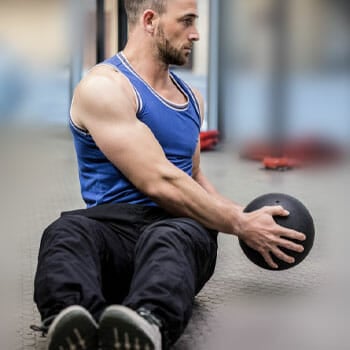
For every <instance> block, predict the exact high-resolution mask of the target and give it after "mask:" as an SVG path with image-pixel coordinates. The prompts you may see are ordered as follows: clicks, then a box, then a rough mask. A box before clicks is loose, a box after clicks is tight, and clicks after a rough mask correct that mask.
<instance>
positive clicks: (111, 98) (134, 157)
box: [71, 66, 303, 266]
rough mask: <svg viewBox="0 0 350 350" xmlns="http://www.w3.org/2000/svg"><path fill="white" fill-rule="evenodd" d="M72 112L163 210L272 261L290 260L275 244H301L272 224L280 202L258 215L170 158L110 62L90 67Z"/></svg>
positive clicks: (293, 234) (298, 235) (279, 212)
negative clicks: (244, 244)
mask: <svg viewBox="0 0 350 350" xmlns="http://www.w3.org/2000/svg"><path fill="white" fill-rule="evenodd" d="M71 115H72V118H73V121H74V122H75V123H77V124H78V126H80V127H83V128H85V129H86V130H88V132H89V133H90V134H91V136H92V137H93V139H94V140H95V142H96V144H97V145H98V147H99V148H100V149H101V151H102V152H103V153H104V154H105V155H106V157H107V158H108V159H109V160H110V161H111V162H112V163H113V164H115V165H116V166H117V167H118V169H120V171H121V172H122V173H123V174H124V176H126V177H127V178H128V179H129V180H130V181H131V182H132V183H133V184H134V185H135V186H136V187H137V188H138V189H139V190H140V191H141V192H143V193H145V194H146V195H147V196H149V197H150V198H151V199H152V200H153V201H155V202H156V203H157V204H159V205H160V206H161V207H163V208H164V209H166V210H167V211H169V212H171V213H173V214H174V215H178V216H186V217H190V218H193V219H194V220H196V221H198V222H200V223H201V224H203V225H204V226H206V227H208V228H211V229H215V230H218V231H220V232H225V233H229V234H237V235H238V236H239V237H241V238H243V239H245V240H246V241H247V243H248V244H249V245H250V246H251V247H252V248H254V249H257V250H258V251H260V252H261V253H262V254H263V256H264V257H265V259H266V260H267V262H268V263H269V264H271V266H273V264H274V263H273V262H272V260H271V257H270V259H269V258H268V257H269V254H270V252H273V253H274V254H275V255H277V256H278V257H279V258H282V260H286V261H290V262H292V260H291V258H288V257H287V256H286V255H285V254H284V253H283V252H282V251H281V250H280V249H279V247H278V246H282V247H286V248H289V249H292V250H296V249H300V248H299V247H301V246H299V245H296V244H295V243H293V242H291V241H287V240H285V239H283V238H281V236H284V237H289V238H295V239H302V238H303V235H302V234H301V233H298V232H296V231H293V230H290V229H286V228H281V227H280V226H278V225H276V223H275V222H274V220H273V219H272V215H286V213H285V211H284V210H283V208H281V207H270V208H269V209H268V210H267V209H266V211H261V212H260V215H256V214H254V213H253V214H251V213H242V211H241V210H240V209H239V208H237V206H235V205H233V204H232V203H231V202H229V201H224V200H222V199H221V198H219V197H217V196H215V195H212V194H210V193H209V192H208V191H207V190H205V189H204V188H203V187H202V186H201V185H200V184H199V183H198V182H196V181H195V180H194V179H193V178H192V177H190V176H188V175H187V174H186V173H185V172H183V171H181V170H180V169H178V168H177V167H176V166H174V165H173V164H172V163H171V162H169V161H168V159H167V158H166V156H165V154H164V152H163V150H162V148H161V146H160V145H159V143H158V141H157V140H156V138H155V137H154V135H153V133H152V132H151V130H150V129H149V128H148V127H147V126H146V125H145V124H144V123H142V122H140V121H139V120H138V119H137V117H136V100H135V93H134V91H133V88H132V87H131V85H130V83H129V81H128V80H127V79H126V78H125V77H124V76H123V75H122V74H120V73H117V72H115V71H114V70H113V69H112V68H111V67H102V66H99V67H96V68H95V69H94V70H92V71H91V72H90V73H89V74H88V75H87V77H86V78H84V79H83V81H82V82H81V83H80V84H79V85H78V87H77V89H76V92H75V95H74V98H73V102H72V109H71ZM258 214H259V213H258ZM254 215H255V216H254ZM253 216H254V217H253ZM252 217H253V219H254V220H252V219H251V218H252Z"/></svg>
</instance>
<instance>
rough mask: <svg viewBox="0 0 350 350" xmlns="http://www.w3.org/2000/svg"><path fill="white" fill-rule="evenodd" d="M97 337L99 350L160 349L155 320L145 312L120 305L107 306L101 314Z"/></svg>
mask: <svg viewBox="0 0 350 350" xmlns="http://www.w3.org/2000/svg"><path fill="white" fill-rule="evenodd" d="M140 315H142V316H140ZM148 316H150V317H148ZM158 322H159V321H158ZM99 337H100V346H101V350H161V348H162V346H161V343H162V341H161V333H160V330H159V324H158V325H157V320H156V319H155V318H154V317H153V316H152V315H151V314H150V313H149V312H147V311H146V310H140V312H136V311H134V310H132V309H129V308H128V307H125V306H122V305H112V306H109V307H108V308H107V309H106V310H105V311H104V312H103V314H102V316H101V320H100V328H99Z"/></svg>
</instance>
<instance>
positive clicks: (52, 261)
mask: <svg viewBox="0 0 350 350" xmlns="http://www.w3.org/2000/svg"><path fill="white" fill-rule="evenodd" d="M216 238H217V234H216V233H215V232H213V231H210V230H207V229H205V228H204V227H203V226H201V225H200V224H198V223H197V222H195V221H194V220H191V219H188V218H174V217H171V216H169V215H168V214H167V213H166V212H165V211H163V210H161V209H159V208H155V207H143V206H139V205H129V204H106V205H101V206H98V207H94V208H90V209H82V210H76V211H72V212H66V213H63V214H62V216H61V217H60V218H59V219H58V220H56V221H55V222H54V223H53V224H51V225H50V226H49V227H48V228H47V229H46V230H45V231H44V234H43V237H42V240H41V245H40V251H39V258H38V266H37V272H36V276H35V290H34V300H35V302H36V304H37V306H38V309H39V311H40V314H41V317H42V319H46V318H48V317H50V316H52V315H55V314H57V313H58V312H60V311H61V310H62V309H63V308H65V307H67V306H69V305H73V304H78V305H82V306H84V307H85V308H87V309H88V310H89V311H90V312H91V313H92V315H93V316H94V317H95V318H96V320H98V319H99V317H100V315H101V313H102V312H103V310H104V309H105V307H106V306H108V305H110V304H124V305H127V306H129V307H131V308H133V309H137V308H139V307H141V306H143V307H145V308H147V309H149V310H150V311H152V312H153V313H154V314H155V315H156V316H157V317H158V318H159V319H160V320H161V321H162V322H163V325H164V328H163V336H164V338H166V339H164V340H165V341H166V343H174V342H175V341H176V340H177V338H178V337H179V336H180V335H181V334H182V332H183V330H184V328H185V327H186V325H187V323H188V321H189V319H190V317H191V312H192V304H193V300H194V296H195V295H196V294H197V293H198V292H199V291H200V289H201V288H202V287H203V285H204V284H205V282H206V281H207V280H208V279H209V278H210V276H211V275H212V274H213V272H214V268H215V262H216V252H217V241H216Z"/></svg>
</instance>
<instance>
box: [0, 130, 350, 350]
mask: <svg viewBox="0 0 350 350" xmlns="http://www.w3.org/2000/svg"><path fill="white" fill-rule="evenodd" d="M0 133H1V138H0V146H1V147H0V160H1V164H2V166H1V181H0V182H1V184H0V193H1V194H2V201H1V204H0V213H1V235H0V237H1V245H0V249H1V254H0V266H1V267H0V268H1V270H0V271H1V276H2V278H1V280H2V283H1V287H0V291H1V300H0V306H1V308H0V310H1V311H2V315H1V327H0V329H1V334H0V339H1V342H0V344H1V350H16V349H37V350H39V349H40V350H41V349H44V348H45V339H43V338H41V337H40V335H39V334H35V333H34V332H32V331H31V330H30V329H29V326H30V325H31V324H39V323H40V321H39V317H38V313H37V310H36V307H35V305H34V303H33V300H32V299H33V279H34V273H35V267H36V258H37V253H38V247H39V243H40V237H41V233H42V231H43V229H44V228H45V227H46V226H47V225H48V224H49V223H50V222H51V221H53V220H54V219H55V218H56V217H57V216H58V215H59V213H60V212H61V211H63V210H69V209H74V208H80V207H83V203H82V201H81V199H80V193H79V186H78V178H77V172H76V162H75V155H74V152H73V146H72V142H71V138H70V134H69V133H68V131H67V130H66V129H65V128H60V127H55V128H51V129H39V130H35V131H34V130H31V131H30V130H25V132H23V130H22V131H21V132H19V131H16V132H15V133H14V132H13V131H12V132H10V131H7V130H6V129H5V130H4V128H2V131H0ZM202 168H203V169H204V171H205V173H206V174H207V176H208V177H209V179H210V180H211V181H212V182H213V183H214V184H215V185H216V186H217V188H218V189H219V191H220V192H221V193H223V194H225V195H226V196H227V197H229V198H231V199H233V200H235V201H237V202H239V203H241V204H247V203H248V202H249V201H250V200H252V199H253V198H254V197H256V196H258V195H260V194H263V193H267V192H286V193H289V194H291V195H293V196H296V197H298V198H299V199H300V200H302V201H303V202H304V204H305V205H306V206H307V207H308V208H309V209H310V211H311V213H312V215H313V217H314V221H315V226H316V241H315V245H314V248H313V250H312V251H311V253H310V255H309V256H308V257H307V259H306V260H304V261H303V262H302V263H301V264H300V265H298V266H297V267H295V268H293V269H290V270H287V271H281V272H278V271H274V272H271V271H266V270H263V269H261V268H258V267H257V266H255V265H253V264H252V263H251V262H249V261H248V260H247V258H246V257H245V256H244V255H243V253H242V252H241V250H240V247H239V245H238V241H237V239H236V238H234V237H232V236H228V235H223V234H221V235H220V236H219V256H218V263H217V267H216V272H215V274H214V276H213V278H212V279H211V280H210V282H209V283H208V284H207V285H206V286H205V288H204V289H203V290H202V292H201V293H200V294H199V295H198V296H197V298H196V302H195V307H194V313H193V317H192V320H191V322H190V324H189V325H188V328H187V329H186V332H185V333H184V335H183V336H182V337H181V339H180V340H179V341H178V343H177V345H176V346H175V347H174V348H175V349H176V350H187V349H188V350H190V349H191V350H197V349H198V350H213V349H214V350H226V349H236V350H255V349H258V348H259V349H270V350H271V349H272V350H275V349H276V350H277V349H278V350H279V349H283V350H289V349H294V350H296V349H297V350H313V349H318V350H321V349H322V350H323V349H325V350H326V349H327V350H329V349H337V350H338V349H339V350H342V349H349V347H350V341H349V340H350V336H349V330H350V329H349V321H350V313H349V305H348V302H347V300H348V295H349V292H350V277H349V271H348V270H349V266H348V264H347V256H346V252H347V250H348V243H349V228H348V225H347V223H348V216H347V215H349V214H348V210H349V205H348V203H347V200H348V198H349V185H348V173H349V164H348V162H345V163H344V164H340V165H337V166H332V167H327V168H317V169H315V168H314V169H298V170H293V171H287V172H273V171H266V170H263V169H262V167H261V165H260V164H259V163H256V162H250V161H244V160H241V159H239V157H238V156H237V152H236V151H235V150H234V149H233V148H231V147H230V146H225V147H224V146H220V148H218V149H217V150H215V151H211V152H205V153H203V156H202ZM203 205H205V203H203Z"/></svg>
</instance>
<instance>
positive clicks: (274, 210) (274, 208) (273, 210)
mask: <svg viewBox="0 0 350 350" xmlns="http://www.w3.org/2000/svg"><path fill="white" fill-rule="evenodd" d="M264 209H265V211H266V212H267V213H269V214H270V215H272V216H288V215H289V211H288V210H286V209H284V208H283V207H282V206H281V205H271V206H265V207H264Z"/></svg>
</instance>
